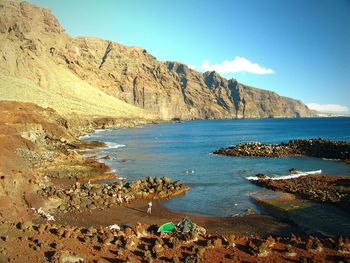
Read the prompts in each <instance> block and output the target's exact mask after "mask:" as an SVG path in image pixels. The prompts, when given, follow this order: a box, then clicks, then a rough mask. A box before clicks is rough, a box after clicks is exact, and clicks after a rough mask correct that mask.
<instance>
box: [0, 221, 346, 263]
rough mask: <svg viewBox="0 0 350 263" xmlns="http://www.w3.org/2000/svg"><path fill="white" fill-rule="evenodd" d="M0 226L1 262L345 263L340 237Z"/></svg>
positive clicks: (144, 227)
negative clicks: (261, 235)
mask: <svg viewBox="0 0 350 263" xmlns="http://www.w3.org/2000/svg"><path fill="white" fill-rule="evenodd" d="M0 227H1V231H0V233H1V234H0V260H1V261H2V262H5V260H6V261H8V262H255V261H256V260H258V261H259V262H327V261H329V262H348V261H349V253H350V242H349V240H348V239H346V238H343V237H339V238H337V239H334V238H318V237H314V236H309V237H307V238H304V237H300V236H295V235H291V236H289V237H276V236H269V237H267V238H260V237H256V236H250V237H240V236H235V235H232V234H231V235H223V236H218V235H209V234H206V233H205V232H203V231H197V230H194V231H192V232H189V233H187V234H172V235H167V234H162V235H160V234H159V233H158V232H157V228H155V227H154V226H149V225H144V224H136V225H135V226H132V227H123V228H122V229H119V228H117V229H111V228H109V227H103V226H101V227H99V228H95V227H88V228H86V227H76V226H71V225H60V224H54V223H43V224H33V223H32V222H30V221H27V222H23V223H17V224H13V223H9V222H4V221H3V222H1V224H0ZM199 229H200V228H199ZM19 243H20V244H21V246H18V244H19Z"/></svg>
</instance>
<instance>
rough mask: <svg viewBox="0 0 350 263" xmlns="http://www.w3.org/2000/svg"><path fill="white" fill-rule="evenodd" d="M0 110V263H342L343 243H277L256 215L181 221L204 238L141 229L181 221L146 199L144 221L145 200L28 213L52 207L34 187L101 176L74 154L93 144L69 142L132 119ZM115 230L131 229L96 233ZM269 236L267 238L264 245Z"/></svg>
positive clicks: (271, 224) (278, 230)
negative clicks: (47, 214) (49, 218)
mask: <svg viewBox="0 0 350 263" xmlns="http://www.w3.org/2000/svg"><path fill="white" fill-rule="evenodd" d="M0 113H1V114H0V149H1V154H0V161H1V162H0V178H1V179H0V220H1V224H0V262H11V261H12V262H46V261H51V262H74V261H75V262H77V261H78V260H79V258H82V259H84V262H125V261H129V262H151V261H153V262H179V261H186V262H198V261H203V262H243V261H245V262H256V261H259V262H299V261H302V262H308V261H310V260H312V261H313V262H334V261H339V260H342V261H346V260H349V255H350V254H349V253H348V252H350V248H349V242H348V241H347V240H342V239H340V240H335V239H334V240H333V239H330V238H320V239H316V238H314V237H302V238H296V237H293V236H291V237H281V236H285V235H286V234H289V233H292V232H297V230H296V229H294V228H293V227H292V226H290V225H288V224H285V223H283V222H279V221H278V220H276V219H274V218H272V217H269V216H263V215H250V216H245V217H238V218H210V217H201V216H195V215H191V218H192V219H193V220H194V222H195V223H197V224H198V225H201V226H204V227H205V228H207V230H208V234H205V235H203V234H200V235H198V236H182V237H181V236H180V237H177V238H175V239H174V237H168V236H166V237H163V238H160V237H159V236H158V235H157V234H155V233H154V232H153V231H152V228H149V227H148V226H150V225H154V224H155V225H158V226H159V225H160V224H162V223H164V222H167V221H175V222H174V223H176V222H177V221H179V220H180V219H181V218H182V217H183V216H184V215H183V214H179V213H174V212H172V211H169V210H167V209H165V208H164V207H163V206H162V205H161V203H160V202H159V201H155V204H154V207H153V213H152V215H147V214H145V202H147V201H146V200H139V201H135V202H133V203H131V204H129V205H126V206H111V207H110V208H104V209H103V210H96V209H94V210H90V211H84V212H78V211H74V212H69V213H66V214H61V213H59V212H58V211H57V210H55V209H51V210H52V211H51V213H53V214H54V216H55V217H56V220H57V223H55V224H48V223H47V222H46V221H45V220H44V219H43V218H41V217H39V216H38V215H37V214H35V213H34V212H33V211H32V210H31V209H30V208H31V207H33V206H34V207H35V208H39V207H44V208H45V209H49V208H50V207H51V208H53V207H54V205H53V201H52V200H51V201H50V199H47V198H44V197H43V196H42V195H38V190H40V189H43V188H44V187H48V185H49V184H50V183H54V184H55V185H56V187H58V188H59V187H67V186H68V185H69V184H71V183H73V182H75V180H76V178H75V177H77V178H78V179H79V178H82V177H83V178H90V177H96V176H99V175H104V173H105V172H106V171H108V167H106V166H104V165H102V164H100V163H99V162H98V160H96V159H87V158H85V157H82V156H81V155H80V154H79V152H77V151H76V149H81V148H84V147H88V148H91V147H93V146H94V145H86V144H85V145H83V144H82V143H79V141H78V140H77V139H76V138H77V136H78V135H81V134H82V133H84V132H86V131H87V130H91V128H99V127H111V126H121V125H124V126H130V125H135V124H137V122H135V121H132V124H130V122H126V123H124V124H120V122H121V120H119V121H118V120H112V119H110V118H106V119H99V120H98V121H97V120H88V119H81V120H80V119H79V118H78V117H76V116H75V117H72V118H68V117H67V116H66V117H62V116H59V115H58V114H57V113H56V112H54V111H53V110H51V109H44V108H41V107H38V106H36V105H34V104H30V103H19V102H0ZM123 121H125V120H123ZM140 122H142V123H144V122H143V121H142V120H140ZM97 145H98V144H95V146H97ZM90 146H91V147H90ZM86 174H88V177H86ZM45 176H46V177H47V178H44V177H45ZM51 177H52V178H51ZM20 222H21V223H20ZM33 222H34V224H33ZM137 222H141V223H142V224H143V227H141V230H142V229H143V230H142V231H141V230H140V227H138V228H137V229H136V227H135V224H136V223H137ZM18 223H20V224H18ZM40 223H41V224H40ZM115 223H117V224H120V225H124V226H131V227H132V228H130V227H129V228H128V227H127V228H126V229H125V230H123V231H119V232H117V233H115V235H114V234H113V233H111V231H109V230H107V229H106V228H105V226H107V225H110V224H115ZM145 229H148V230H145ZM137 234H138V237H137ZM270 234H272V235H273V236H274V237H273V238H272V237H269V238H267V237H268V236H269V235H270ZM140 235H142V236H143V237H141V236H140ZM196 238H198V240H197V241H194V240H193V239H196ZM186 240H187V242H186ZM75 256H77V257H75Z"/></svg>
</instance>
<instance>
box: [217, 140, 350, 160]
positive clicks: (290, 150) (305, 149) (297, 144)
mask: <svg viewBox="0 0 350 263" xmlns="http://www.w3.org/2000/svg"><path fill="white" fill-rule="evenodd" d="M213 153H214V154H218V155H226V156H258V157H288V156H310V157H317V158H327V159H339V160H344V161H345V162H348V160H349V159H350V142H345V141H344V142H343V141H331V140H326V139H304V140H290V141H289V142H288V143H281V144H262V143H260V142H250V143H243V144H238V145H236V146H234V147H227V148H220V149H218V150H216V151H214V152H213Z"/></svg>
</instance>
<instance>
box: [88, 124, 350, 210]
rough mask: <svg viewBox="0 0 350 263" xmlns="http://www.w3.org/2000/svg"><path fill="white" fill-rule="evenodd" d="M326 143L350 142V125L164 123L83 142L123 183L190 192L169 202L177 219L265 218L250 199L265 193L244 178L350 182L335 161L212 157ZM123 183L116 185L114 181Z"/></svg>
mask: <svg viewBox="0 0 350 263" xmlns="http://www.w3.org/2000/svg"><path fill="white" fill-rule="evenodd" d="M304 138H327V139H333V140H343V141H350V118H297V119H244V120H198V121H187V122H183V123H162V124H156V125H145V126H142V127H137V128H131V129H109V130H97V131H95V133H93V134H89V135H87V136H83V138H82V139H83V140H99V141H103V142H106V144H107V145H108V147H106V148H101V149H99V152H98V154H97V155H98V156H99V157H102V156H105V155H109V156H110V157H111V159H109V160H103V162H105V163H107V164H108V165H109V166H110V167H111V168H112V169H113V170H114V171H115V172H116V173H117V174H118V175H119V177H121V178H126V179H127V180H134V179H137V178H145V177H147V176H153V177H162V176H169V177H171V178H172V179H173V180H181V181H183V182H185V183H186V184H187V185H188V186H190V187H191V189H190V191H188V192H187V193H186V194H185V195H183V196H178V197H175V198H172V199H171V200H166V201H164V202H163V203H164V205H165V206H166V207H167V208H169V209H171V210H174V211H180V212H187V213H192V214H201V215H212V216H235V215H242V214H244V213H245V212H246V210H247V209H248V208H253V210H254V211H255V212H257V213H259V211H260V210H259V207H257V206H256V205H255V204H254V202H253V201H252V200H251V198H250V196H251V195H252V194H255V193H261V192H263V191H266V190H264V189H263V188H261V187H258V186H256V185H253V184H252V183H250V182H249V181H248V180H247V179H246V178H247V177H249V176H254V175H255V174H257V173H264V174H266V175H268V176H272V177H273V176H283V175H288V174H289V173H288V170H289V169H290V168H292V167H295V168H297V169H298V170H300V171H314V170H319V169H321V170H322V174H325V175H329V176H332V175H350V166H349V165H345V164H343V163H341V162H339V161H337V160H323V159H317V158H309V157H293V158H262V157H259V158H250V157H227V156H215V155H212V154H211V152H213V151H214V150H216V149H218V148H221V147H227V146H231V145H235V144H238V143H244V142H252V141H254V142H255V141H259V142H262V143H281V142H287V141H288V140H291V139H304ZM116 180H118V179H116Z"/></svg>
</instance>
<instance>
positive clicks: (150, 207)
mask: <svg viewBox="0 0 350 263" xmlns="http://www.w3.org/2000/svg"><path fill="white" fill-rule="evenodd" d="M151 213H152V201H150V202H149V203H148V205H147V214H151Z"/></svg>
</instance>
